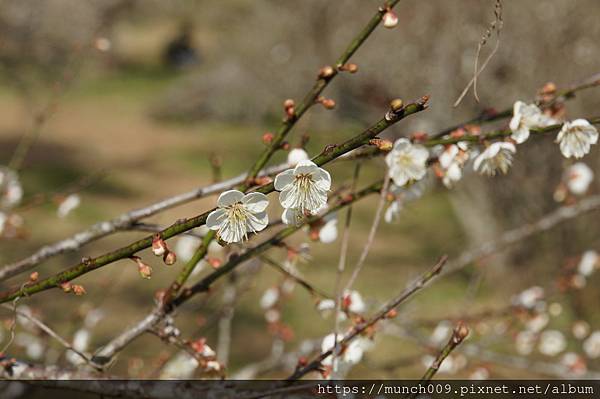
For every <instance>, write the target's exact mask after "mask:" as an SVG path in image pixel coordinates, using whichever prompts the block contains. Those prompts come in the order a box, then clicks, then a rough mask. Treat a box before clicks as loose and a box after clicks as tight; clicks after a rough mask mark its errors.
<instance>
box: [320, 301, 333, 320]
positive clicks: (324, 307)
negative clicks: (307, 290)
mask: <svg viewBox="0 0 600 399" xmlns="http://www.w3.org/2000/svg"><path fill="white" fill-rule="evenodd" d="M334 310H335V301H334V300H333V299H322V300H320V301H319V302H318V303H317V311H318V312H319V313H320V314H321V317H323V318H327V317H329V316H330V315H331V313H332V312H333V311H334Z"/></svg>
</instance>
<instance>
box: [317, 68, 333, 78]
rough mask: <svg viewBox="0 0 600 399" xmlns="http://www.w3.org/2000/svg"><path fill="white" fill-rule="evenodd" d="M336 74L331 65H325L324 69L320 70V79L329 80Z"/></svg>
mask: <svg viewBox="0 0 600 399" xmlns="http://www.w3.org/2000/svg"><path fill="white" fill-rule="evenodd" d="M334 74H335V70H334V69H333V68H332V67H331V66H329V65H325V66H324V67H323V68H321V69H319V79H328V78H330V77H332V76H333V75H334Z"/></svg>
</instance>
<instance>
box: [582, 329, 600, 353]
mask: <svg viewBox="0 0 600 399" xmlns="http://www.w3.org/2000/svg"><path fill="white" fill-rule="evenodd" d="M583 351H584V352H585V354H586V355H587V357H589V358H590V359H596V358H598V357H600V330H597V331H594V332H593V333H592V334H590V336H589V337H588V338H587V339H586V340H585V341H583Z"/></svg>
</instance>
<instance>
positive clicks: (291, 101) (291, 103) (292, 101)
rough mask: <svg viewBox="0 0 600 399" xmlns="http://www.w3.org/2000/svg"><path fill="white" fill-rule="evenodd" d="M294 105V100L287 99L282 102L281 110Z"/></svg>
mask: <svg viewBox="0 0 600 399" xmlns="http://www.w3.org/2000/svg"><path fill="white" fill-rule="evenodd" d="M294 105H296V103H295V102H294V100H292V99H291V98H288V99H287V100H285V101H284V102H283V108H285V109H287V108H291V107H293V106H294Z"/></svg>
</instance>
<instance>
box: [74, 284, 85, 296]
mask: <svg viewBox="0 0 600 399" xmlns="http://www.w3.org/2000/svg"><path fill="white" fill-rule="evenodd" d="M72 288H73V294H75V295H77V296H81V295H83V294H85V293H86V292H85V288H83V285H79V284H73V286H72Z"/></svg>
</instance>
